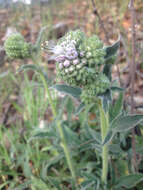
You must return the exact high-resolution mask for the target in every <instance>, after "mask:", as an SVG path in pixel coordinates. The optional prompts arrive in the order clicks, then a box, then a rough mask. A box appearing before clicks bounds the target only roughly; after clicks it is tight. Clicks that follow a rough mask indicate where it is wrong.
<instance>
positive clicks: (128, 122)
mask: <svg viewBox="0 0 143 190" xmlns="http://www.w3.org/2000/svg"><path fill="white" fill-rule="evenodd" d="M141 121H143V115H126V116H122V115H119V116H118V117H117V118H115V119H114V120H113V121H112V122H111V126H110V129H112V130H113V132H124V131H127V130H130V129H132V128H133V127H135V126H136V125H137V124H139V123H140V122H141Z"/></svg>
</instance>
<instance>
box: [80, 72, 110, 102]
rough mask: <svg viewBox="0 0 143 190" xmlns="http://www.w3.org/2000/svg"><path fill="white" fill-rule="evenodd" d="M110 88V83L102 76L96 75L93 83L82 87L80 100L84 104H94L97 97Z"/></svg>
mask: <svg viewBox="0 0 143 190" xmlns="http://www.w3.org/2000/svg"><path fill="white" fill-rule="evenodd" d="M109 87H110V81H109V79H108V78H107V77H106V75H104V74H102V73H101V74H99V75H97V77H96V79H95V81H94V82H93V83H92V84H90V85H87V86H85V87H83V90H82V94H81V99H82V101H83V102H84V103H86V104H90V103H93V102H96V100H97V95H100V94H102V93H104V92H105V90H107V89H108V88H109Z"/></svg>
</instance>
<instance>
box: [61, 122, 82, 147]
mask: <svg viewBox="0 0 143 190" xmlns="http://www.w3.org/2000/svg"><path fill="white" fill-rule="evenodd" d="M63 131H64V135H65V139H66V143H67V144H68V145H76V146H77V145H79V144H80V139H79V137H78V135H77V133H75V132H74V131H72V130H71V129H70V128H69V127H67V126H65V125H64V126H63Z"/></svg>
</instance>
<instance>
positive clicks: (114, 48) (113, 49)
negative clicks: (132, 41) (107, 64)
mask: <svg viewBox="0 0 143 190" xmlns="http://www.w3.org/2000/svg"><path fill="white" fill-rule="evenodd" d="M119 47H120V39H118V40H117V41H116V42H115V43H114V44H113V45H111V46H107V47H105V50H106V55H105V59H109V58H110V57H112V56H113V55H115V54H116V53H117V50H118V49H119Z"/></svg>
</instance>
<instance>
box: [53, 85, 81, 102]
mask: <svg viewBox="0 0 143 190" xmlns="http://www.w3.org/2000/svg"><path fill="white" fill-rule="evenodd" d="M51 88H54V89H56V90H57V91H59V92H62V93H65V94H67V95H70V96H72V97H74V98H77V99H79V98H80V95H81V88H77V87H72V86H68V85H64V84H56V85H54V86H52V87H51Z"/></svg>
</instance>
